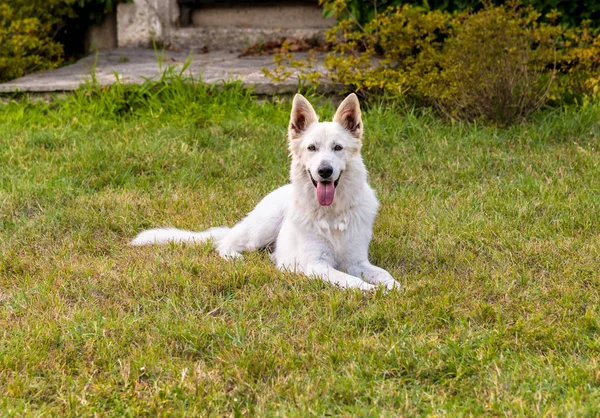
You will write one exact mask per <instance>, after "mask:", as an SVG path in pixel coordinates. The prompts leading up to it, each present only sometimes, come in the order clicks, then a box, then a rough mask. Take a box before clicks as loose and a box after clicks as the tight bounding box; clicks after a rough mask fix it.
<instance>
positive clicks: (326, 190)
mask: <svg viewBox="0 0 600 418" xmlns="http://www.w3.org/2000/svg"><path fill="white" fill-rule="evenodd" d="M307 171H308V175H309V176H310V180H311V181H312V183H313V186H315V189H317V200H318V201H319V204H320V205H321V206H329V205H331V204H332V203H333V198H334V196H335V188H336V187H337V185H338V183H339V182H340V177H342V173H340V175H339V176H338V178H337V180H335V181H316V180H315V179H314V178H313V176H312V174H311V173H310V170H307Z"/></svg>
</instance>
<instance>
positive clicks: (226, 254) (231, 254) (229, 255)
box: [219, 250, 244, 261]
mask: <svg viewBox="0 0 600 418" xmlns="http://www.w3.org/2000/svg"><path fill="white" fill-rule="evenodd" d="M219 255H220V256H221V257H223V258H224V259H225V260H228V261H233V260H242V259H243V258H244V256H243V255H242V253H238V252H237V251H232V250H227V251H219Z"/></svg>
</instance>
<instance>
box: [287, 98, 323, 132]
mask: <svg viewBox="0 0 600 418" xmlns="http://www.w3.org/2000/svg"><path fill="white" fill-rule="evenodd" d="M318 120H319V117H318V116H317V113H316V112H315V109H313V107H312V106H311V104H310V103H309V101H308V100H306V98H304V96H302V95H301V94H296V95H295V96H294V102H293V103H292V114H291V117H290V126H289V128H288V135H289V138H290V140H292V139H296V138H299V137H300V136H301V135H302V133H304V131H305V130H306V128H308V127H309V126H310V124H311V123H314V122H317V121H318Z"/></svg>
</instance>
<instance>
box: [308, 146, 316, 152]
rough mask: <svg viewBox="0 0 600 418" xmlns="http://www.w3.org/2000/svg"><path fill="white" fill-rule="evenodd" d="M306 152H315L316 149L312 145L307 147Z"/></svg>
mask: <svg viewBox="0 0 600 418" xmlns="http://www.w3.org/2000/svg"><path fill="white" fill-rule="evenodd" d="M308 150H309V151H316V150H317V147H315V146H314V145H309V146H308Z"/></svg>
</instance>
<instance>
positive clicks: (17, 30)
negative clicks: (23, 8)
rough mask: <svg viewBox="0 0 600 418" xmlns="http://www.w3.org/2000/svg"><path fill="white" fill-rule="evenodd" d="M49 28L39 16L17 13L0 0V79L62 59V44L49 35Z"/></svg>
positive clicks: (53, 63) (59, 61)
mask: <svg viewBox="0 0 600 418" xmlns="http://www.w3.org/2000/svg"><path fill="white" fill-rule="evenodd" d="M51 28H52V25H51V24H49V23H43V22H41V21H40V19H38V18H35V17H33V18H32V17H29V18H26V17H23V16H22V15H21V14H20V13H19V14H17V13H16V12H15V10H14V9H13V8H12V7H11V6H10V5H9V4H6V3H5V4H0V81H6V80H10V79H12V78H16V77H20V76H22V75H23V74H26V73H28V72H32V71H37V70H44V69H49V68H54V67H56V66H58V65H59V64H60V63H61V60H62V55H63V48H62V45H60V44H59V43H57V42H55V41H53V40H52V38H51V37H50V36H49V33H50V31H51Z"/></svg>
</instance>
